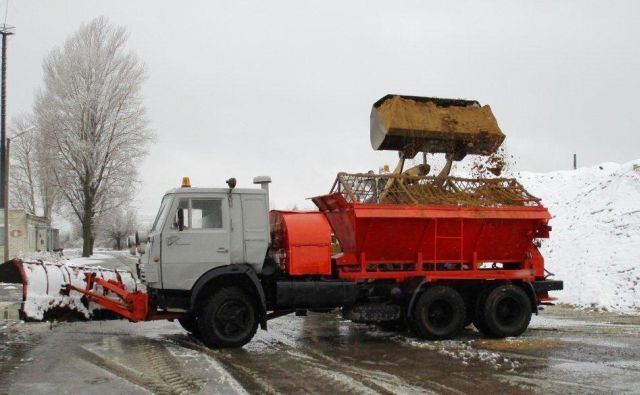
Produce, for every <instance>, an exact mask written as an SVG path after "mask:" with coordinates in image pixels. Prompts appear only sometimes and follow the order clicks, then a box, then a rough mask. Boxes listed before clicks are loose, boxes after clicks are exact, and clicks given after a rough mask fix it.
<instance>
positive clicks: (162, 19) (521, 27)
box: [1, 0, 640, 215]
mask: <svg viewBox="0 0 640 395" xmlns="http://www.w3.org/2000/svg"><path fill="white" fill-rule="evenodd" d="M4 1H6V0H4ZM1 4H4V3H1ZM2 12H4V8H2ZM100 15H104V16H106V17H108V18H109V19H110V20H111V21H112V22H114V23H116V24H119V25H125V26H127V28H128V29H129V32H130V40H129V47H130V48H131V49H134V50H135V51H136V52H137V53H138V55H139V56H140V58H141V59H142V60H143V61H144V63H145V64H146V66H147V69H148V80H147V82H146V84H145V87H144V96H145V100H146V106H147V108H148V115H149V119H150V121H151V127H152V128H153V130H154V131H155V133H156V135H157V141H156V143H155V144H154V145H153V146H152V147H151V151H150V154H149V156H148V157H147V158H146V159H145V160H144V161H143V162H142V163H140V174H141V180H142V183H141V185H140V186H139V191H140V192H139V201H138V205H139V207H140V210H141V211H142V213H144V214H146V215H152V214H153V213H155V211H156V210H157V207H158V206H159V201H160V198H161V196H162V194H163V193H164V192H165V191H166V190H167V189H169V188H172V187H175V186H178V184H179V182H180V179H181V177H182V176H185V175H188V176H190V177H191V181H192V184H193V185H194V186H223V185H224V180H226V179H227V178H229V177H232V176H234V177H236V178H237V179H238V182H239V186H245V187H246V186H251V179H252V177H253V176H256V175H270V176H271V177H272V178H273V184H272V185H271V190H272V203H273V204H274V205H275V206H276V207H278V208H290V207H291V206H292V205H293V204H298V205H300V206H305V200H304V199H305V198H307V197H310V196H314V195H318V194H322V193H325V192H327V191H328V189H329V188H330V186H331V183H332V182H333V179H334V177H335V174H336V172H338V171H352V172H355V171H366V170H368V169H377V168H378V167H379V166H381V165H382V164H384V163H389V164H392V165H393V164H394V162H395V160H396V159H395V158H396V156H395V154H393V153H389V152H375V151H373V150H372V148H371V145H370V142H369V113H370V109H371V104H372V103H373V102H374V101H376V100H377V99H378V98H380V97H382V96H383V95H385V94H387V93H400V94H407V95H417V96H438V97H452V98H466V99H475V100H478V101H480V103H482V104H489V105H491V108H492V109H493V112H494V115H495V116H496V118H497V119H498V123H499V125H500V127H501V128H502V130H503V132H504V133H505V134H506V135H507V140H506V142H507V146H508V149H509V151H510V153H511V154H513V155H514V156H515V157H516V165H515V167H516V168H517V169H518V170H532V171H549V170H555V169H569V168H571V166H572V154H573V153H574V152H576V153H577V154H578V161H579V165H582V166H587V165H593V164H596V163H599V162H605V161H615V162H625V161H628V160H632V159H637V158H640V137H639V134H640V127H639V125H640V117H639V115H638V114H639V113H640V100H639V99H638V94H639V93H640V2H635V1H627V2H623V1H600V2H587V1H575V2H570V1H563V2H559V1H548V2H531V1H527V2H517V1H501V2H488V1H482V2H481V1H470V2H451V1H434V2H429V1H389V0H384V1H371V0H368V1H335V2H331V1H326V0H324V1H253V2H250V1H227V2H219V1H200V2H196V1H189V2H184V1H182V2H181V1H157V0H156V1H113V0H111V1H87V0H77V1H32V0H19V1H17V0H11V1H10V3H9V10H8V18H7V23H8V24H11V25H15V26H16V27H17V30H16V35H15V36H13V37H11V38H10V44H9V65H8V73H9V74H8V75H9V77H8V103H9V106H8V113H9V117H11V116H14V115H18V114H21V113H24V112H28V111H30V109H31V106H32V102H33V93H34V91H35V90H36V88H37V87H38V86H40V84H41V81H42V70H41V64H42V60H43V58H44V57H45V56H46V55H47V53H48V52H49V51H50V50H51V49H52V48H53V47H55V46H58V45H61V44H62V43H63V42H64V40H65V38H67V37H68V36H69V35H70V34H72V33H73V32H74V31H75V30H76V29H77V28H78V27H79V25H80V24H82V23H86V22H88V21H89V20H91V19H92V18H94V17H97V16H100ZM306 206H309V203H308V202H307V203H306Z"/></svg>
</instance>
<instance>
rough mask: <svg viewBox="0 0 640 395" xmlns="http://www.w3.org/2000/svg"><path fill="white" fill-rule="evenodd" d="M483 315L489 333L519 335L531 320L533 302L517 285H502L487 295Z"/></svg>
mask: <svg viewBox="0 0 640 395" xmlns="http://www.w3.org/2000/svg"><path fill="white" fill-rule="evenodd" d="M482 315H483V318H484V325H485V326H486V332H485V333H486V334H487V335H489V336H492V337H499V338H500V337H509V336H519V335H521V334H522V332H524V331H525V330H526V329H527V327H528V326H529V322H530V321H531V302H530V301H529V297H528V296H527V294H526V293H525V292H524V291H523V290H522V288H520V287H518V286H517V285H513V284H505V285H501V286H499V287H496V288H495V289H494V290H493V291H491V292H490V293H489V294H488V295H487V297H486V300H485V301H484V306H483V314H482Z"/></svg>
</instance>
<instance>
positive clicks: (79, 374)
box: [0, 257, 640, 394]
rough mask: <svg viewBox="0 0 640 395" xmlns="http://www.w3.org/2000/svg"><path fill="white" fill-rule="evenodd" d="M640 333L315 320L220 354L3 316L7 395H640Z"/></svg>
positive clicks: (175, 329) (163, 332)
mask: <svg viewBox="0 0 640 395" xmlns="http://www.w3.org/2000/svg"><path fill="white" fill-rule="evenodd" d="M129 263H130V261H129V260H127V258H126V257H124V258H123V257H120V258H116V260H115V261H114V262H113V264H114V265H123V264H124V265H128V264H129ZM1 292H2V290H0V293H1ZM5 294H6V291H5ZM639 335H640V316H639V315H619V314H614V313H603V312H585V311H578V310H574V309H571V308H568V307H552V308H548V309H547V310H545V311H544V312H542V313H541V314H540V315H539V316H537V317H534V318H533V320H532V323H531V326H530V328H529V330H527V332H525V333H524V334H523V335H522V336H521V337H518V338H509V339H502V340H494V339H485V338H483V337H482V336H480V335H479V334H478V333H477V332H476V331H475V330H473V329H472V328H467V329H466V330H465V332H464V333H463V334H462V335H461V336H460V337H459V338H458V339H456V340H448V341H438V342H433V341H431V342H430V341H422V340H418V339H416V338H414V337H412V336H411V335H410V334H408V333H397V332H389V331H384V330H382V329H379V328H378V327H376V326H375V325H364V324H354V323H351V322H348V321H345V320H343V319H342V318H341V317H340V314H339V313H338V312H337V311H334V312H329V313H309V315H308V316H306V317H295V316H286V317H281V318H278V319H275V320H272V321H270V322H269V330H268V331H266V332H265V331H261V330H259V331H258V333H257V334H256V337H255V338H254V340H253V341H252V342H251V343H249V344H248V345H246V346H245V347H243V348H242V349H235V350H217V351H214V350H209V349H207V348H205V347H204V346H203V345H202V344H201V343H200V342H199V341H198V340H196V339H194V338H192V337H191V336H190V335H188V334H187V333H185V332H184V331H183V330H182V329H181V328H180V327H179V326H178V325H177V324H176V323H172V322H147V323H139V324H133V323H129V322H124V321H104V322H76V323H55V324H48V323H20V322H19V321H15V320H2V321H0V344H1V345H2V346H1V347H2V348H0V354H1V355H2V357H0V364H2V366H0V393H15V394H24V393H29V394H58V393H87V392H93V393H119V394H138V393H140V394H143V393H156V394H193V393H202V394H209V393H212V394H213V393H223V394H228V393H247V392H248V393H287V394H288V393H332V394H343V393H345V394H346V393H371V394H376V393H378V394H410V393H437V394H487V393H514V394H515V393H518V394H527V393H545V394H547V393H557V394H567V393H575V394H591V393H593V394H601V393H626V394H633V393H640V336H639Z"/></svg>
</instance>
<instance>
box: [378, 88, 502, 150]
mask: <svg viewBox="0 0 640 395" xmlns="http://www.w3.org/2000/svg"><path fill="white" fill-rule="evenodd" d="M370 137H371V146H372V147H373V149H375V150H391V151H400V152H401V153H402V154H403V157H405V158H412V157H413V156H415V154H416V153H418V152H427V153H445V154H453V159H455V160H461V159H462V158H464V156H465V155H467V154H475V155H490V154H492V153H495V152H496V150H497V149H498V147H500V145H501V144H502V142H503V141H504V138H505V135H504V134H503V133H502V131H501V130H500V128H499V127H498V122H497V121H496V119H495V117H494V116H493V113H492V112H491V107H489V106H488V105H485V106H481V105H480V103H478V102H477V101H472V100H457V99H439V98H430V97H417V96H401V95H387V96H385V97H383V98H381V99H380V100H378V101H377V102H375V103H374V104H373V108H372V109H371V131H370Z"/></svg>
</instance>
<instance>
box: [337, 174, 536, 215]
mask: <svg viewBox="0 0 640 395" xmlns="http://www.w3.org/2000/svg"><path fill="white" fill-rule="evenodd" d="M331 193H340V194H342V196H344V198H345V199H346V200H347V201H348V202H351V203H354V202H355V203H367V204H436V205H454V206H466V207H509V206H540V205H541V204H540V199H539V198H537V197H535V196H533V195H531V194H530V193H529V192H527V190H526V189H524V187H523V186H522V185H521V184H520V183H519V182H518V181H516V180H515V179H511V178H488V179H469V178H458V177H442V178H438V177H433V176H408V175H402V174H399V175H390V174H371V173H367V174H347V173H338V176H337V177H336V181H335V182H334V184H333V187H332V188H331Z"/></svg>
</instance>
